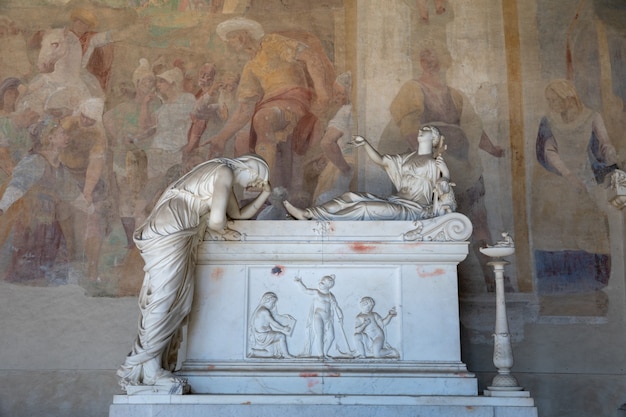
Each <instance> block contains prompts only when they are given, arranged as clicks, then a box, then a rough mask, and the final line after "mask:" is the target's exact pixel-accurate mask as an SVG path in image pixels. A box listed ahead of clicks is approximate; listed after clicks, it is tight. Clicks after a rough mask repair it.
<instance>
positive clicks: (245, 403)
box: [241, 401, 252, 405]
mask: <svg viewBox="0 0 626 417" xmlns="http://www.w3.org/2000/svg"><path fill="white" fill-rule="evenodd" d="M241 405H252V403H251V402H250V401H245V402H242V403H241Z"/></svg>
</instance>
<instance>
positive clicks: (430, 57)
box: [379, 42, 504, 289]
mask: <svg viewBox="0 0 626 417" xmlns="http://www.w3.org/2000/svg"><path fill="white" fill-rule="evenodd" d="M419 60H420V61H419V62H420V66H421V68H422V74H421V75H420V77H419V78H417V79H413V80H409V81H407V82H406V83H404V84H403V85H402V87H401V88H400V90H399V91H398V93H397V95H396V97H395V98H394V99H393V101H392V103H391V106H390V112H391V116H392V119H393V120H392V122H391V123H390V124H389V126H388V127H387V129H386V130H385V132H384V133H383V135H382V136H381V140H380V145H379V148H380V150H381V152H385V153H401V152H405V151H406V149H407V147H408V148H409V149H416V142H415V138H416V137H417V133H418V131H419V129H420V127H421V126H425V125H429V126H435V127H437V128H438V129H439V130H440V131H441V134H442V135H443V136H445V138H446V145H447V152H446V163H447V164H448V167H449V168H450V171H451V172H452V175H453V176H454V179H455V183H456V189H455V196H456V199H457V204H458V211H459V212H460V213H463V214H465V215H466V216H467V217H468V218H469V219H470V220H471V221H472V225H473V227H474V233H473V234H472V251H471V253H470V256H469V257H468V260H467V261H465V262H463V263H462V264H461V265H460V266H459V268H460V269H459V271H460V275H461V277H462V284H464V282H463V281H465V280H470V278H469V277H471V276H476V275H478V274H481V273H482V275H483V277H484V281H483V282H486V283H487V289H492V288H491V287H492V285H491V282H492V281H493V274H492V272H491V271H490V270H489V269H488V268H487V267H486V266H484V264H485V262H486V259H485V257H484V256H483V255H481V254H480V252H479V251H478V248H479V247H480V246H481V245H483V244H484V243H485V242H490V241H491V236H490V232H489V229H488V224H487V209H486V207H485V202H484V201H485V199H484V196H485V183H484V179H483V176H482V175H483V168H482V164H481V160H480V156H479V155H478V151H479V149H480V150H483V151H485V152H487V153H489V154H490V155H492V156H495V157H496V158H501V157H502V156H504V150H503V149H502V148H500V147H499V146H497V145H495V144H494V143H493V142H492V141H491V140H490V139H489V136H488V135H487V134H486V133H485V131H484V130H483V128H482V122H481V120H480V118H479V117H478V115H477V114H476V112H475V111H474V109H473V107H472V105H471V103H470V101H469V99H468V98H467V97H465V96H464V95H463V93H461V91H459V90H457V89H455V88H452V87H450V86H449V85H448V84H447V82H446V79H445V70H446V67H447V65H448V62H447V61H448V60H449V56H448V54H441V53H440V51H438V48H437V47H436V45H435V43H434V42H426V43H425V44H424V46H422V48H421V50H420V53H419ZM466 268H467V270H466ZM474 270H475V271H474ZM479 271H481V272H479ZM463 277H465V278H464V279H463ZM480 285H482V286H484V284H480Z"/></svg>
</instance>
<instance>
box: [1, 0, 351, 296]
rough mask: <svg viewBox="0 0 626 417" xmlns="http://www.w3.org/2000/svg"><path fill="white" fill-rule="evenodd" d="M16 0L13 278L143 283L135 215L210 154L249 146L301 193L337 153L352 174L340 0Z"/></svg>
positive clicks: (6, 145)
mask: <svg viewBox="0 0 626 417" xmlns="http://www.w3.org/2000/svg"><path fill="white" fill-rule="evenodd" d="M9 3H10V2H9ZM14 3H15V4H7V5H6V7H5V8H4V9H2V10H1V12H2V16H1V17H0V26H1V27H0V43H1V44H2V47H3V51H4V52H5V53H4V54H3V57H2V60H0V77H1V79H2V83H1V84H0V104H1V108H2V114H0V133H1V135H0V136H1V138H2V140H1V141H0V171H1V174H2V178H1V179H0V180H1V183H2V188H1V190H0V191H1V192H2V194H1V195H2V196H1V198H0V210H2V212H1V213H2V214H1V216H0V244H1V245H2V254H1V257H2V258H1V259H0V261H1V262H3V263H4V264H5V265H8V266H9V267H8V268H7V272H6V274H5V275H4V277H3V278H4V279H5V280H6V281H9V282H12V283H14V284H18V285H35V286H56V285H63V284H68V283H71V284H78V285H81V286H83V287H84V288H85V290H86V293H87V294H89V295H105V296H123V295H133V294H136V293H137V291H138V289H139V286H140V284H141V280H142V277H143V272H142V268H143V263H142V260H141V258H140V256H139V255H138V252H137V250H136V248H135V247H134V243H133V240H132V233H133V231H134V229H135V228H136V227H137V226H138V225H139V224H140V222H141V221H142V220H143V219H144V218H145V216H146V215H147V213H148V212H149V210H150V208H151V206H152V204H153V203H154V201H155V199H156V198H157V197H158V196H159V195H160V193H161V192H162V190H163V189H164V188H165V187H166V186H167V185H168V184H169V183H170V182H171V181H173V180H174V179H176V178H178V177H179V176H180V175H182V174H183V173H184V172H186V171H187V170H188V169H189V168H190V167H192V166H193V165H195V164H197V163H198V162H201V161H203V160H206V159H208V158H213V157H220V156H236V155H241V154H243V153H247V152H250V151H252V150H254V151H255V152H257V153H259V154H261V155H262V156H264V157H265V159H266V160H268V162H269V163H270V165H271V166H272V173H273V177H272V184H273V186H274V187H276V189H277V193H279V194H280V193H283V195H282V196H278V197H277V198H284V197H285V196H286V195H288V196H289V198H290V199H292V200H293V201H296V202H298V204H301V205H308V204H309V203H311V202H312V201H313V199H314V197H315V196H314V193H315V192H316V191H315V190H316V185H317V180H318V177H319V175H320V173H321V171H322V170H324V169H325V168H327V167H328V166H329V165H333V164H335V162H336V164H337V168H338V169H339V170H343V171H342V172H343V173H344V174H345V175H344V176H345V177H346V178H347V179H346V178H343V179H342V181H339V182H337V179H336V178H334V177H333V175H334V174H328V175H326V176H325V178H326V183H329V184H331V185H332V184H333V182H334V183H336V184H339V185H336V184H335V187H340V188H347V187H348V186H349V183H350V178H351V176H352V173H353V171H354V169H353V167H347V168H346V166H345V165H346V164H347V162H346V159H345V158H342V157H341V147H340V146H339V144H338V143H339V142H338V141H339V139H340V138H342V137H344V139H346V138H345V137H347V138H349V135H350V129H351V124H350V115H351V107H350V94H351V76H350V72H346V71H345V70H346V69H345V68H341V67H340V66H338V65H336V64H335V62H333V61H334V60H335V58H336V55H337V54H336V52H335V51H336V50H345V45H343V42H344V39H345V36H344V34H343V33H338V30H337V29H336V28H335V22H337V21H339V22H341V20H342V19H343V18H344V17H343V16H344V10H343V4H342V1H339V0H330V1H322V2H317V3H315V4H311V3H310V2H308V1H290V2H280V1H264V2H254V3H252V2H250V1H242V0H223V1H204V0H200V1H198V0H193V1H192V0H189V1H186V0H180V1H158V2H154V1H139V2H134V4H132V5H130V7H126V6H127V4H126V2H122V3H125V4H120V2H119V1H115V0H110V1H101V2H95V1H94V2H85V1H60V2H59V1H32V2H26V3H24V2H14ZM9 6H10V7H9ZM244 15H245V17H244ZM5 48H6V49H5ZM9 58H10V59H9ZM341 61H342V62H345V59H342V60H341ZM270 103H271V105H272V107H273V109H270V106H269V104H270ZM346 106H347V107H346ZM276 108H278V109H279V111H278V112H277V111H276V110H275V109H276ZM342 109H343V110H342ZM340 110H341V111H340ZM339 113H341V116H338V115H339ZM333 120H335V121H333ZM329 122H330V123H329ZM336 131H338V132H339V133H337V132H336ZM329 132H330V133H329ZM323 137H326V139H324V140H322V138H323ZM321 142H324V143H325V144H326V146H324V148H322V146H321V145H320V143H321ZM348 159H349V158H348ZM337 161H338V162H337ZM342 164H343V165H342ZM348 174H349V177H348V176H347V175H348ZM342 191H344V190H342ZM320 192H321V191H320ZM320 192H318V193H320ZM240 197H241V198H244V199H245V198H246V197H247V195H246V193H245V191H243V190H242V191H241V195H240ZM280 207H282V206H280ZM272 209H274V210H272ZM263 215H264V216H266V217H265V218H284V212H276V207H268V208H267V211H266V212H265V213H263ZM280 216H282V217H280Z"/></svg>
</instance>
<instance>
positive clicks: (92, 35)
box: [70, 8, 114, 91]
mask: <svg viewBox="0 0 626 417" xmlns="http://www.w3.org/2000/svg"><path fill="white" fill-rule="evenodd" d="M70 22H71V24H70V30H71V31H72V32H73V33H74V34H75V35H76V36H77V37H78V40H79V41H80V45H81V48H82V52H83V58H82V60H81V65H82V67H83V68H86V69H87V71H89V72H90V73H92V74H93V75H94V76H95V77H96V78H97V79H98V82H99V83H100V87H101V88H102V90H103V91H107V90H108V85H109V78H110V77H111V68H112V66H113V51H114V49H113V42H114V38H113V33H112V32H111V31H106V32H96V31H94V30H93V29H94V28H96V27H97V26H98V18H97V16H96V15H95V14H94V13H93V12H91V11H90V10H87V9H84V8H76V9H74V10H72V12H71V13H70Z"/></svg>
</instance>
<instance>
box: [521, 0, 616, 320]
mask: <svg viewBox="0 0 626 417" xmlns="http://www.w3.org/2000/svg"><path fill="white" fill-rule="evenodd" d="M538 6H539V7H538V18H537V22H538V28H539V33H540V35H541V38H542V39H544V40H546V42H545V43H544V42H542V44H541V47H540V54H541V64H542V76H543V78H544V79H546V86H545V91H544V97H543V100H544V102H545V103H546V108H547V113H546V115H545V116H544V117H543V118H541V122H540V125H539V127H538V133H537V138H536V155H535V163H534V164H533V170H532V179H531V186H530V189H531V232H532V237H533V248H534V258H535V274H536V287H537V292H538V294H539V295H540V296H541V299H542V305H541V312H542V314H544V315H555V316H605V315H606V314H607V311H608V297H607V294H606V292H604V291H602V290H603V289H604V288H606V286H607V284H608V283H609V280H610V279H619V278H618V277H612V273H613V270H614V269H613V268H612V262H611V261H612V258H611V251H610V239H611V236H610V233H609V227H608V217H607V213H608V212H609V210H611V208H610V207H609V206H608V204H607V198H606V193H605V190H604V189H605V188H606V187H605V183H608V174H610V173H611V172H612V170H614V169H615V168H616V167H618V166H620V167H621V166H622V161H620V160H619V157H618V153H619V152H618V151H621V153H623V149H624V143H623V141H624V138H623V126H624V122H625V121H626V120H625V119H624V113H623V108H624V106H623V103H624V100H623V96H624V94H623V80H624V74H623V71H624V68H625V67H624V62H623V55H622V53H621V52H622V50H623V48H624V42H625V41H626V38H625V37H624V31H623V27H624V22H625V20H624V19H626V7H625V6H624V5H621V4H618V3H617V2H611V1H601V0H597V1H584V0H583V1H579V2H577V3H575V6H574V7H572V4H567V5H566V4H560V5H557V4H554V2H547V1H540V2H538ZM620 28H621V29H620ZM616 237H618V236H613V238H616Z"/></svg>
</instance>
